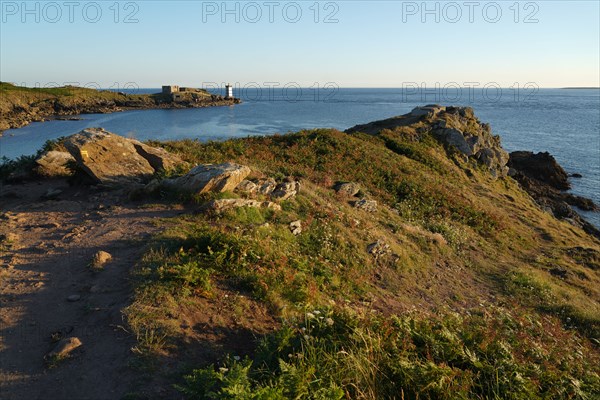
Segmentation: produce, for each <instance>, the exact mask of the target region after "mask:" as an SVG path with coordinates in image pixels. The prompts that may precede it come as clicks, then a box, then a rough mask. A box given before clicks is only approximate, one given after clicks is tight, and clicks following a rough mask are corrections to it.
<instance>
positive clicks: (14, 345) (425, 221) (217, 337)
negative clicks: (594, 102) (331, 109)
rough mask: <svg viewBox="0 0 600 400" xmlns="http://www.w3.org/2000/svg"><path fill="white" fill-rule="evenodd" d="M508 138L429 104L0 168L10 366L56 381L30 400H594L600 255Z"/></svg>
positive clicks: (78, 150) (103, 139)
mask: <svg viewBox="0 0 600 400" xmlns="http://www.w3.org/2000/svg"><path fill="white" fill-rule="evenodd" d="M492 132H493V131H492V127H490V126H489V125H487V124H485V123H483V122H481V121H479V120H478V119H477V117H476V115H475V112H474V111H473V110H472V109H470V108H463V107H444V106H437V105H430V106H425V107H418V108H416V109H415V110H413V111H412V112H411V113H409V114H406V115H401V116H397V117H393V118H389V119H386V120H382V121H376V122H371V123H367V124H364V125H358V126H356V127H353V128H351V129H349V130H348V131H347V132H340V131H337V130H334V129H314V130H305V131H300V132H297V133H291V134H286V135H274V136H264V137H248V138H242V139H234V140H227V141H222V142H208V143H201V142H199V141H195V140H182V141H169V142H157V141H150V142H146V143H140V142H138V141H135V140H132V139H127V138H125V137H122V136H119V135H118V134H115V133H111V132H107V131H105V130H103V129H100V128H91V129H86V130H84V131H82V132H80V133H78V134H76V135H72V136H69V137H67V138H63V139H61V140H58V141H56V142H49V143H48V144H47V145H46V146H45V148H44V149H42V150H41V151H40V153H39V154H38V155H37V156H36V157H30V158H26V157H25V158H21V159H20V160H16V161H12V162H10V163H7V164H5V165H4V166H2V167H0V178H3V180H4V183H3V186H2V187H1V190H0V195H1V196H2V206H1V208H0V220H1V221H2V225H0V238H1V239H2V242H0V245H1V246H2V248H3V253H2V255H1V256H2V260H3V261H4V263H5V264H6V265H8V267H6V268H5V269H3V270H2V271H3V275H2V279H3V283H4V285H3V286H2V289H1V290H2V292H1V294H2V296H4V297H3V298H6V299H7V301H6V303H5V304H4V305H3V314H2V316H3V320H4V321H7V322H5V323H6V325H7V326H9V327H11V328H15V329H7V330H6V332H7V333H6V337H7V339H6V341H7V343H9V344H11V346H8V347H7V348H8V350H7V351H6V352H5V354H4V357H5V359H6V360H8V361H7V363H8V364H15V365H16V364H18V365H22V368H21V370H23V371H27V374H28V376H32V375H34V376H36V377H37V378H39V379H37V380H36V381H35V382H32V383H31V384H29V385H21V386H19V387H17V389H15V393H18V394H20V395H21V396H20V397H23V398H26V397H27V396H26V395H27V393H29V392H28V390H30V387H31V385H35V386H36V387H43V386H44V385H47V387H43V388H45V389H47V390H46V391H45V393H49V394H50V395H52V394H54V393H53V392H48V390H50V391H52V390H56V389H55V387H56V384H55V382H57V381H60V382H61V383H63V385H61V386H62V387H67V388H69V394H70V395H71V396H70V397H71V398H78V397H85V396H88V397H89V396H90V393H92V394H98V396H97V397H101V396H100V393H96V392H94V390H97V389H96V388H97V387H98V385H97V378H96V377H97V376H102V377H104V378H105V379H106V380H107V381H110V382H114V386H115V387H116V389H115V390H116V392H118V393H119V394H120V395H122V396H121V397H125V395H127V396H128V397H131V398H150V399H155V398H156V399H159V398H181V397H182V396H183V397H185V398H189V399H197V398H201V399H202V398H272V399H286V398H328V399H344V398H365V399H366V398H369V399H372V398H394V397H396V398H399V397H404V398H407V399H417V398H419V399H448V400H450V399H456V398H463V399H482V398H514V399H543V398H582V399H584V398H597V397H598V396H600V376H599V375H598V372H597V367H594V365H596V366H597V365H600V350H599V343H600V239H599V238H598V237H597V236H596V233H595V232H594V231H590V230H589V229H588V227H587V225H585V221H584V220H583V219H577V218H576V212H575V211H574V210H573V209H571V208H570V205H569V203H567V202H566V200H565V199H564V198H561V196H562V195H563V194H565V193H564V192H562V191H561V190H564V189H566V188H567V187H568V177H567V176H566V174H564V173H563V172H564V171H562V172H561V169H559V168H560V166H558V164H556V163H555V161H554V160H553V159H551V158H549V157H548V156H547V155H544V154H542V155H539V156H536V155H532V154H524V153H518V154H508V153H507V152H506V151H505V150H504V149H503V148H502V146H501V140H500V137H498V136H497V135H494V134H493V133H492ZM115 149H118V151H115ZM528 160H529V161H528ZM532 187H534V188H536V189H532ZM558 188H560V189H558ZM558 202H560V204H559V203H558ZM563 203H564V204H563ZM555 205H560V206H556V207H555ZM589 205H590V207H591V208H592V209H595V208H596V206H595V205H594V204H593V202H590V203H589ZM565 207H566V208H565ZM565 209H566V210H568V211H569V212H567V213H563V212H561V210H562V211H564V210H565ZM66 254H68V255H69V257H66V256H65V255H66ZM71 255H73V256H71ZM23 282H25V283H26V284H24V283H23ZM124 282H125V283H124ZM130 282H131V285H133V287H130V286H129V283H130ZM32 320H34V321H41V322H40V323H39V325H38V326H36V330H35V331H34V330H31V329H18V328H19V327H22V325H23V326H25V325H26V324H27V323H28V322H29V321H32ZM73 321H77V323H76V324H73ZM56 326H59V327H62V326H66V327H67V328H64V329H58V328H56ZM89 326H93V327H94V328H95V330H94V331H93V334H89V332H87V331H85V329H84V328H82V327H89ZM25 327H26V326H25ZM40 332H43V333H44V334H39V333H40ZM25 342H26V343H28V345H27V346H23V345H22V343H25ZM19 343H21V345H19ZM131 349H133V351H131ZM44 355H46V359H45V360H46V362H47V364H48V365H49V367H47V369H44V368H43V367H42V366H41V364H42V362H41V360H42V359H43V357H44ZM107 359H109V360H111V362H106V360H107ZM32 371H33V372H32ZM81 371H89V374H88V373H86V374H85V376H83V377H82V374H81ZM21 377H22V376H20V375H19V373H18V371H17V372H15V373H14V379H13V380H17V379H16V378H21ZM148 382H151V384H149V383H148ZM55 397H56V396H55Z"/></svg>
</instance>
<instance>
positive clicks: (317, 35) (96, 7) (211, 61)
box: [0, 0, 600, 87]
mask: <svg viewBox="0 0 600 400" xmlns="http://www.w3.org/2000/svg"><path fill="white" fill-rule="evenodd" d="M0 3H1V4H0V11H1V13H2V14H1V23H2V25H1V28H0V45H1V49H0V79H1V80H2V81H8V82H14V83H17V84H26V85H27V86H35V85H36V84H39V85H41V86H44V85H48V84H51V83H53V82H54V83H58V84H64V83H68V82H77V83H79V84H80V85H85V84H89V83H92V82H96V83H97V84H98V86H100V87H109V86H111V85H117V86H121V87H122V86H124V85H125V84H126V83H127V82H133V83H135V85H137V86H138V87H158V86H160V85H162V84H167V83H173V84H180V85H188V86H201V85H202V84H203V83H206V82H216V83H219V84H221V83H223V82H232V83H233V82H240V83H241V84H242V85H244V84H248V83H250V82H257V83H258V84H260V85H264V84H265V83H267V84H269V82H278V84H279V85H281V86H283V85H285V84H287V83H290V82H297V83H298V84H299V85H301V86H311V85H313V84H314V83H318V84H319V85H321V86H322V85H324V84H325V83H327V82H334V83H335V84H337V85H338V86H340V87H401V86H402V85H403V84H405V85H406V84H407V83H408V84H410V83H411V82H416V83H419V84H420V83H422V82H424V83H426V84H427V85H428V86H434V85H435V84H436V83H440V85H441V86H444V85H447V84H449V83H452V82H456V83H458V84H460V85H461V86H463V85H464V83H465V82H477V83H478V84H480V85H484V84H487V83H490V82H492V83H494V82H495V83H497V84H499V85H500V86H502V87H508V86H512V85H513V84H514V83H515V82H516V83H519V84H520V85H521V86H522V85H524V84H526V83H527V82H533V83H535V84H537V85H538V86H539V87H565V86H600V43H599V40H600V39H599V38H600V32H599V20H600V6H599V3H600V2H599V1H597V0H592V1H535V2H525V1H524V2H515V1H497V2H488V1H476V2H475V1H471V2H469V1H457V2H427V3H422V2H421V1H419V2H406V1H366V0H365V1H334V2H327V1H321V2H315V1H312V0H311V1H296V2H291V1H257V2H247V1H244V2H227V3H223V2H221V1H218V2H205V1H134V2H127V1H113V0H111V1H96V2H90V1H68V0H67V1H62V0H60V1H56V2H45V1H40V2H26V3H23V2H21V1H4V0H2V1H1V2H0ZM24 5H25V6H24ZM117 10H118V12H117ZM317 10H318V14H317ZM300 13H301V15H300ZM36 19H37V20H38V21H36ZM236 19H237V20H238V21H236ZM436 19H437V21H436Z"/></svg>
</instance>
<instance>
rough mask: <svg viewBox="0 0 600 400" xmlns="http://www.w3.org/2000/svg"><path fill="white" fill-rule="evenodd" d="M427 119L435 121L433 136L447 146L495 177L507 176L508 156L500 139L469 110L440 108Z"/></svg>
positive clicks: (463, 108)
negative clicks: (476, 162) (483, 167)
mask: <svg viewBox="0 0 600 400" xmlns="http://www.w3.org/2000/svg"><path fill="white" fill-rule="evenodd" d="M435 110H436V111H435V112H433V113H432V114H427V116H426V117H428V118H430V119H432V130H431V132H432V134H433V136H434V137H435V138H437V139H438V140H439V141H440V142H442V143H444V144H445V145H446V146H449V147H451V148H454V149H456V150H458V151H459V152H460V153H462V154H463V155H464V156H465V157H466V158H469V157H471V158H474V159H476V160H477V161H478V162H480V163H481V164H483V165H485V166H486V167H487V168H488V169H489V170H490V173H491V174H492V175H493V176H496V177H499V176H506V175H507V173H508V167H507V166H506V164H507V163H508V159H509V156H508V153H507V152H506V151H505V150H504V149H503V148H502V146H501V144H500V136H497V135H492V130H491V128H490V125H488V124H484V123H481V122H480V121H479V120H478V119H477V118H476V117H475V114H474V113H473V109H472V108H470V107H440V108H437V109H435Z"/></svg>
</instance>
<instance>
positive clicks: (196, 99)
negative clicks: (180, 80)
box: [0, 82, 240, 134]
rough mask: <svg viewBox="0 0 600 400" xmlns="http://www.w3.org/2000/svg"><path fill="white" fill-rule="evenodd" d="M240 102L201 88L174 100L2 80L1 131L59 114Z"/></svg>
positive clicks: (154, 95) (159, 96)
mask: <svg viewBox="0 0 600 400" xmlns="http://www.w3.org/2000/svg"><path fill="white" fill-rule="evenodd" d="M239 102H240V101H239V99H227V98H225V97H223V96H218V95H213V94H210V93H208V92H206V91H201V90H198V91H196V92H194V93H193V94H186V95H185V96H183V98H182V99H181V101H177V102H174V101H173V100H172V99H171V97H170V96H168V95H164V94H162V93H158V94H141V95H134V94H125V93H122V92H113V91H108V90H95V89H87V88H81V87H75V86H64V87H57V88H26V87H21V86H15V85H12V84H10V83H6V82H0V134H1V132H2V131H4V130H7V129H12V128H20V127H23V126H25V125H28V124H30V123H31V122H39V121H45V120H47V119H51V118H56V117H65V116H73V115H80V114H97V113H112V112H118V111H124V110H136V109H141V110H144V109H155V108H193V107H213V106H228V105H233V104H238V103H239Z"/></svg>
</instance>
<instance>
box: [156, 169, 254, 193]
mask: <svg viewBox="0 0 600 400" xmlns="http://www.w3.org/2000/svg"><path fill="white" fill-rule="evenodd" d="M249 174H250V168H248V167H246V166H244V165H239V164H235V163H230V162H228V163H224V164H203V165H198V166H197V167H194V168H192V170H191V171H190V172H188V173H187V174H185V175H183V176H180V177H178V178H174V179H167V180H165V181H164V182H163V185H164V186H166V187H169V188H173V189H176V190H178V191H183V192H191V193H198V194H200V193H207V192H216V193H219V192H227V191H233V190H234V189H235V188H236V187H237V186H238V185H239V184H240V183H241V182H242V181H243V180H244V179H246V177H247V176H248V175H249Z"/></svg>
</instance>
